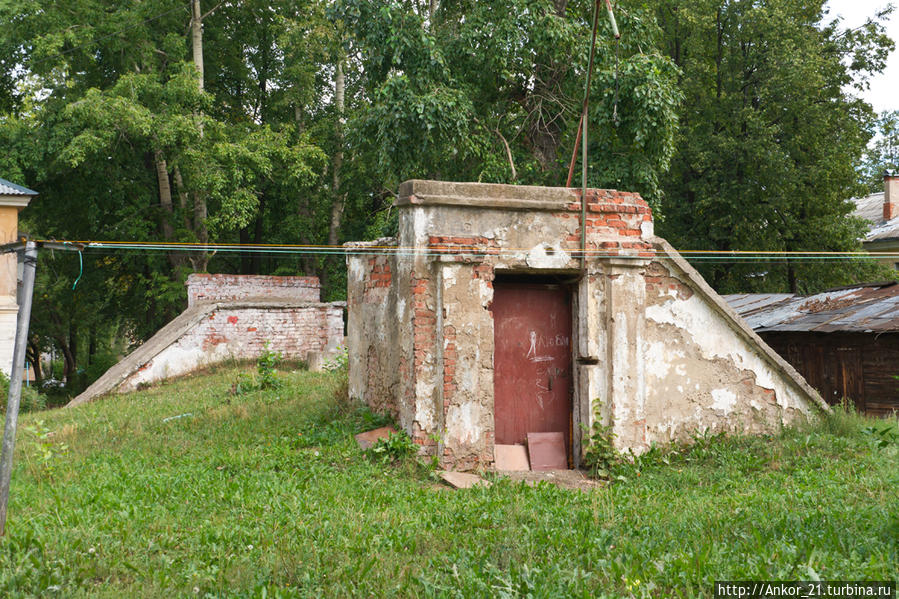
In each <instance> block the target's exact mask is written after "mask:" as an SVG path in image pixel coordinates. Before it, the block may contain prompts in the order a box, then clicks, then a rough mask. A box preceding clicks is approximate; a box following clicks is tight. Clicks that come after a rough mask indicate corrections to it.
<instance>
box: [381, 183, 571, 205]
mask: <svg viewBox="0 0 899 599" xmlns="http://www.w3.org/2000/svg"><path fill="white" fill-rule="evenodd" d="M576 192H577V190H574V189H569V188H567V187H537V186H533V187H532V186H522V185H501V184H494V183H454V182H449V181H425V180H420V179H413V180H411V181H406V182H404V183H403V184H402V185H400V190H399V197H398V198H397V201H396V205H397V206H404V205H409V204H436V205H456V206H471V207H482V208H499V209H507V210H509V209H511V210H566V209H567V208H566V205H567V204H570V203H571V202H573V201H577V199H578V198H577V196H576Z"/></svg>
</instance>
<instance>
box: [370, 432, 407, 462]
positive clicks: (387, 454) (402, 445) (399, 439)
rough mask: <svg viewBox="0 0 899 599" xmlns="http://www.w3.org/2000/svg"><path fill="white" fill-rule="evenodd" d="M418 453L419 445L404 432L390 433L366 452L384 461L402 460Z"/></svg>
mask: <svg viewBox="0 0 899 599" xmlns="http://www.w3.org/2000/svg"><path fill="white" fill-rule="evenodd" d="M417 453H418V445H416V444H415V442H414V441H413V440H412V439H411V438H409V435H407V434H406V433H403V432H399V433H390V434H388V435H387V436H386V437H382V438H380V439H378V440H377V441H376V442H375V443H374V445H372V446H371V447H369V448H368V449H367V450H366V454H368V455H369V456H371V457H373V458H375V459H377V460H378V461H380V462H384V463H393V462H400V461H403V460H405V459H407V458H411V457H412V456H414V455H416V454H417Z"/></svg>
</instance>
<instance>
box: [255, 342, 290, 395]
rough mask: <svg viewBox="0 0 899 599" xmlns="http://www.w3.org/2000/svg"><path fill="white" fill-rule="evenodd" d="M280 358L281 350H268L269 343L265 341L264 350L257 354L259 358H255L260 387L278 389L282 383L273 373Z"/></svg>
mask: <svg viewBox="0 0 899 599" xmlns="http://www.w3.org/2000/svg"><path fill="white" fill-rule="evenodd" d="M281 360H282V356H281V352H279V351H272V350H270V349H269V343H267V342H266V344H265V350H264V351H263V352H262V354H261V355H260V356H259V359H257V360H256V371H257V372H258V373H259V388H260V389H278V388H279V387H281V385H283V384H284V383H283V382H282V381H281V379H279V378H278V375H277V374H276V373H275V367H277V366H278V364H280V363H281Z"/></svg>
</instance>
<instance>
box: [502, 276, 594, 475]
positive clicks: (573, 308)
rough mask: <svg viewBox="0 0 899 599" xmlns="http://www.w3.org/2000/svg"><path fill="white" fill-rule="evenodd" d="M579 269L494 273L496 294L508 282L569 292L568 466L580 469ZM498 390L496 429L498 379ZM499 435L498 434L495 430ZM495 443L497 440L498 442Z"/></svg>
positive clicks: (567, 294) (567, 293) (566, 293)
mask: <svg viewBox="0 0 899 599" xmlns="http://www.w3.org/2000/svg"><path fill="white" fill-rule="evenodd" d="M578 275H579V273H578V272H577V271H559V272H536V273H535V272H529V273H520V272H512V271H502V270H497V271H495V274H494V281H493V285H494V293H495V291H496V287H497V285H499V286H502V285H504V284H513V285H514V284H519V285H534V286H542V287H547V288H554V287H555V288H560V289H562V290H563V291H564V292H565V295H566V296H567V301H568V306H569V310H570V312H571V323H570V326H571V335H570V341H569V353H570V367H569V369H570V379H569V385H568V439H569V441H568V446H567V447H566V452H567V454H568V467H569V468H577V467H578V466H579V465H580V461H581V451H580V450H577V451H576V450H575V448H576V447H579V444H580V440H581V434H580V432H579V430H578V427H579V425H580V418H579V412H580V410H579V394H578V387H579V371H580V369H579V363H578V361H577V359H576V358H577V354H578V352H577V347H578V342H579V339H578V286H579V283H580V277H579V276H578ZM490 312H491V316H492V315H493V308H492V304H491V307H490ZM493 322H494V327H495V324H496V321H495V320H494V321H493ZM495 334H496V330H495V328H494V339H495ZM495 349H496V346H495V341H494V354H493V365H494V373H495V372H496V351H495ZM493 389H494V395H493V398H494V409H493V413H492V416H493V418H494V422H493V427H494V431H495V430H496V381H495V380H494V382H493ZM494 434H495V433H494ZM494 442H495V441H494Z"/></svg>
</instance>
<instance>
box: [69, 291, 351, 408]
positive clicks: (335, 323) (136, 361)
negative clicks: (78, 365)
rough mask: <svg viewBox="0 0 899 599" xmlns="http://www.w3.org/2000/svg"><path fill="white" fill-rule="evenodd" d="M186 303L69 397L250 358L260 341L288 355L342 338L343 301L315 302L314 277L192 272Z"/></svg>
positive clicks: (328, 346)
mask: <svg viewBox="0 0 899 599" xmlns="http://www.w3.org/2000/svg"><path fill="white" fill-rule="evenodd" d="M187 288H188V298H189V303H188V308H187V310H185V311H184V312H183V313H181V314H180V315H179V316H178V317H177V318H175V320H173V321H172V322H170V323H169V324H167V325H166V326H165V327H163V328H162V329H160V330H159V332H158V333H156V334H155V335H154V336H153V337H152V338H150V339H148V340H147V341H146V342H145V343H144V344H143V345H141V346H140V347H138V348H137V349H135V350H134V351H133V352H131V353H130V354H129V355H128V356H126V357H125V358H124V359H123V360H122V361H121V362H119V363H118V364H116V365H115V366H113V367H112V368H110V369H109V370H108V371H107V372H106V373H105V374H104V375H103V376H101V377H100V378H99V379H97V380H96V381H95V382H94V383H93V384H92V385H91V386H90V387H88V388H87V389H86V390H85V391H84V392H83V393H82V394H81V395H79V396H78V397H76V398H75V399H73V400H72V402H71V403H70V404H69V405H70V406H72V405H78V404H81V403H84V402H87V401H90V400H91V399H93V398H95V397H97V396H99V395H103V394H105V393H110V392H116V391H118V392H125V391H131V390H133V389H136V388H137V387H138V386H139V385H141V384H150V383H155V382H158V381H161V380H164V379H167V378H171V377H175V376H180V375H184V374H188V373H190V372H193V371H195V370H197V369H199V368H204V367H206V366H210V365H212V364H215V363H217V362H222V361H226V360H232V359H233V360H255V359H256V358H258V357H259V356H260V355H261V354H262V352H263V351H265V349H266V346H267V347H268V348H269V349H270V350H271V351H277V352H280V353H281V354H282V355H283V356H284V358H286V359H289V360H307V356H308V354H309V353H310V352H329V351H332V350H334V349H336V348H337V347H339V346H341V345H342V344H343V339H344V336H343V312H344V309H345V307H346V304H345V303H343V302H331V303H321V302H319V301H318V298H319V296H320V285H319V282H318V279H317V278H316V277H268V276H250V275H208V274H193V275H190V276H189V277H188V280H187Z"/></svg>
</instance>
